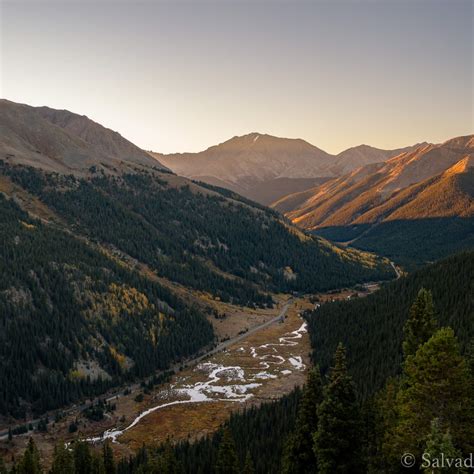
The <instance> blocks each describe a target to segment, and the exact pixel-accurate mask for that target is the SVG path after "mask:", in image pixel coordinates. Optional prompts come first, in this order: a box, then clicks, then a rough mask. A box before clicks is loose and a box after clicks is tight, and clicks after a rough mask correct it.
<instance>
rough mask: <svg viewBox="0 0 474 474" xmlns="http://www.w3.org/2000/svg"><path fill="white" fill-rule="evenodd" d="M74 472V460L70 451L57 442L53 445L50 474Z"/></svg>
mask: <svg viewBox="0 0 474 474" xmlns="http://www.w3.org/2000/svg"><path fill="white" fill-rule="evenodd" d="M71 472H74V460H73V457H72V453H71V452H70V451H69V449H67V448H66V447H65V446H64V443H59V444H57V445H56V446H55V447H54V454H53V465H52V467H51V471H50V474H68V473H71Z"/></svg>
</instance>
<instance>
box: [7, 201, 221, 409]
mask: <svg viewBox="0 0 474 474" xmlns="http://www.w3.org/2000/svg"><path fill="white" fill-rule="evenodd" d="M0 241H1V242H2V245H1V246H0V328H1V330H0V414H3V415H4V414H7V413H10V414H12V415H14V416H16V417H19V416H23V415H24V414H25V413H26V412H27V411H28V410H29V409H30V408H31V409H32V411H33V412H34V413H41V412H43V411H45V410H48V409H51V408H55V407H58V406H61V405H64V404H66V403H69V402H72V401H74V400H77V399H78V398H80V397H82V396H84V395H92V394H97V393H100V392H102V391H104V389H106V388H107V387H109V386H111V385H113V384H117V383H119V382H120V381H123V380H125V379H127V378H128V379H130V378H131V377H134V376H145V375H148V374H150V373H152V372H153V371H155V370H157V369H166V368H167V367H169V365H170V363H172V362H173V361H177V360H179V359H180V358H182V357H186V356H189V355H190V354H193V353H195V352H196V351H198V350H199V349H200V348H201V347H203V346H204V345H206V344H209V343H212V342H213V332H212V328H211V326H210V324H209V323H208V322H207V320H206V319H205V318H204V316H203V315H202V314H200V313H199V312H198V311H197V310H196V309H194V308H191V307H187V306H185V304H184V303H183V302H182V301H180V300H179V299H178V298H176V297H175V296H174V295H173V294H171V293H170V292H169V291H168V290H166V289H164V288H163V287H161V286H160V285H159V284H157V283H156V282H154V281H151V280H149V279H145V278H144V277H142V276H139V275H138V274H137V273H134V272H132V271H130V270H128V269H127V268H125V267H124V266H123V265H119V264H118V263H116V262H115V261H113V260H111V259H110V258H109V257H107V256H106V255H104V254H103V253H101V252H99V251H97V250H95V249H94V248H93V247H92V246H90V245H88V244H86V243H84V242H83V241H81V240H79V239H77V238H75V237H74V236H73V235H71V234H70V233H65V232H63V231H62V230H60V229H58V228H55V227H52V226H49V225H45V224H43V223H41V222H40V221H38V220H34V219H31V218H30V217H29V216H28V215H27V214H26V213H25V212H23V211H22V210H21V209H20V208H19V207H18V206H17V205H16V204H15V203H14V202H13V201H11V200H7V199H6V198H4V197H3V195H1V194H0Z"/></svg>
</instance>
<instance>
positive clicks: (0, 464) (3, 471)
mask: <svg viewBox="0 0 474 474" xmlns="http://www.w3.org/2000/svg"><path fill="white" fill-rule="evenodd" d="M0 474H8V471H7V466H5V461H4V459H3V456H0Z"/></svg>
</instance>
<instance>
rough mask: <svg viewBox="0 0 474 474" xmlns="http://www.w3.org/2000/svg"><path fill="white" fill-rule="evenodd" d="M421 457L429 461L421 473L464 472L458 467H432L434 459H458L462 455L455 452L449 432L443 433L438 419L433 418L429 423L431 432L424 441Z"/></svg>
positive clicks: (453, 473)
mask: <svg viewBox="0 0 474 474" xmlns="http://www.w3.org/2000/svg"><path fill="white" fill-rule="evenodd" d="M423 455H424V456H426V458H427V459H428V461H429V464H428V462H425V463H424V464H425V468H424V469H423V472H425V473H426V474H441V473H443V474H444V473H452V474H462V473H464V472H465V471H463V470H460V468H459V467H456V466H452V467H451V468H450V467H448V466H444V467H442V468H437V467H433V465H434V460H435V459H440V460H441V459H442V457H444V458H445V459H459V458H461V457H462V454H461V452H460V451H459V450H457V449H456V448H455V447H454V445H453V439H452V437H451V434H450V432H449V430H447V431H445V432H443V430H442V426H441V421H440V419H439V418H435V419H434V420H433V421H432V422H431V432H430V434H429V435H428V438H427V440H426V446H425V449H424V452H423Z"/></svg>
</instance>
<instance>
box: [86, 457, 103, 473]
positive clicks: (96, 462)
mask: <svg viewBox="0 0 474 474" xmlns="http://www.w3.org/2000/svg"><path fill="white" fill-rule="evenodd" d="M90 473H91V474H106V473H105V466H104V459H103V457H102V456H101V455H100V454H99V453H97V452H92V454H91V471H90Z"/></svg>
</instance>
